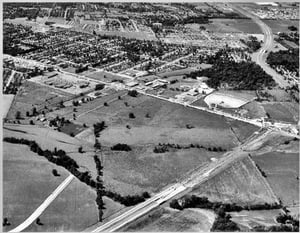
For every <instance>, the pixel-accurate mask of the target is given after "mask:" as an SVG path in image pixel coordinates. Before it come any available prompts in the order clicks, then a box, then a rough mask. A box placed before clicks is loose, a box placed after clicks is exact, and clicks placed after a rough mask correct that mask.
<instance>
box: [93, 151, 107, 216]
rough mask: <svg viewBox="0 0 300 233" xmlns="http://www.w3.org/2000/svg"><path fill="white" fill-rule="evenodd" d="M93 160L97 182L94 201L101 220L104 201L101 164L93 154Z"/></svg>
mask: <svg viewBox="0 0 300 233" xmlns="http://www.w3.org/2000/svg"><path fill="white" fill-rule="evenodd" d="M94 161H95V163H96V169H97V178H96V181H97V184H96V192H97V198H96V203H97V206H98V213H99V221H100V222H102V217H103V209H105V207H104V201H103V195H104V186H103V181H102V176H103V166H102V164H101V161H100V159H99V158H98V156H97V155H94Z"/></svg>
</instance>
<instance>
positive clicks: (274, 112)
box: [262, 102, 299, 123]
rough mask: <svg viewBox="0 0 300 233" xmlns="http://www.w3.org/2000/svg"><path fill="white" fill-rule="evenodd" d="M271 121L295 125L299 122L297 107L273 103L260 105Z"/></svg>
mask: <svg viewBox="0 0 300 233" xmlns="http://www.w3.org/2000/svg"><path fill="white" fill-rule="evenodd" d="M262 106H263V107H264V109H265V111H266V113H268V114H269V115H270V118H271V119H274V120H277V121H283V122H288V123H297V122H298V120H299V106H298V104H296V103H291V102H274V103H264V104H262Z"/></svg>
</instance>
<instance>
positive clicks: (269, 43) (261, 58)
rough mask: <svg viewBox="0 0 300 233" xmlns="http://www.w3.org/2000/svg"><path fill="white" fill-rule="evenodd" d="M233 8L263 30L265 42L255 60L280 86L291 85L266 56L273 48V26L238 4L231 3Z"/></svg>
mask: <svg viewBox="0 0 300 233" xmlns="http://www.w3.org/2000/svg"><path fill="white" fill-rule="evenodd" d="M231 8H232V9H235V10H236V11H238V12H240V13H241V14H243V15H245V16H246V17H248V18H250V19H252V20H253V21H254V22H255V23H256V24H257V25H258V26H259V27H260V28H261V30H262V32H263V33H264V43H263V45H262V47H261V48H260V50H259V51H258V52H257V53H255V54H254V61H255V62H256V63H257V64H258V65H259V66H260V67H261V68H262V69H263V70H264V71H265V72H266V73H267V74H269V75H270V76H272V78H273V79H274V80H275V81H276V82H277V83H278V84H279V86H280V87H283V88H285V87H287V86H289V84H288V82H287V81H286V80H284V77H283V76H281V75H280V74H278V73H277V72H276V71H275V70H273V69H272V68H271V67H270V66H269V65H268V64H267V63H266V58H267V55H268V54H269V52H270V50H271V49H272V48H273V43H274V37H273V33H272V30H271V28H270V27H269V26H268V25H267V24H265V23H264V22H263V21H262V20H261V19H260V18H259V17H258V16H256V15H254V14H252V13H250V12H248V11H246V10H245V9H243V8H241V7H240V6H237V5H235V4H231Z"/></svg>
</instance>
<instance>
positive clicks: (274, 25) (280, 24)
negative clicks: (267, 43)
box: [263, 20, 299, 34]
mask: <svg viewBox="0 0 300 233" xmlns="http://www.w3.org/2000/svg"><path fill="white" fill-rule="evenodd" d="M263 22H264V23H265V24H267V25H268V26H269V27H270V28H271V29H272V32H273V33H274V34H277V33H278V32H289V31H290V30H289V29H288V27H289V26H295V27H297V28H298V29H299V21H298V20H263Z"/></svg>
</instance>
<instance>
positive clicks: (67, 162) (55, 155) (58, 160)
mask: <svg viewBox="0 0 300 233" xmlns="http://www.w3.org/2000/svg"><path fill="white" fill-rule="evenodd" d="M3 141H4V142H8V143H13V144H23V145H27V146H29V147H30V150H31V151H32V152H34V153H37V154H38V155H40V156H44V157H45V158H46V159H47V160H48V161H49V162H52V163H55V164H56V165H58V166H62V167H64V168H65V169H67V170H68V171H69V172H70V173H71V174H73V175H74V176H75V177H76V178H77V179H79V180H80V181H81V182H83V183H85V184H87V185H88V186H90V187H91V188H93V189H96V191H97V199H96V202H97V205H98V208H99V209H100V208H101V210H102V209H103V207H104V203H103V200H102V199H101V198H100V197H102V196H107V197H109V198H111V199H113V200H114V201H117V202H119V203H121V204H123V205H125V206H132V205H136V204H138V203H141V202H143V201H145V199H147V198H149V197H150V194H149V193H148V192H143V193H142V194H140V195H127V196H121V195H120V194H118V193H115V192H112V191H109V190H105V189H104V187H103V182H102V180H101V176H102V169H103V167H102V165H101V162H100V160H99V159H98V157H97V156H94V160H95V163H96V168H97V178H96V181H95V180H94V179H93V178H92V177H91V175H90V173H89V172H88V171H85V172H81V171H79V166H78V164H77V163H76V161H75V160H74V159H72V158H70V157H69V156H68V155H67V154H66V152H65V151H63V150H57V149H56V148H55V149H54V151H50V150H43V149H41V147H40V146H39V145H38V144H37V143H36V142H35V141H31V140H27V139H24V138H21V139H19V138H14V137H5V138H3ZM96 157H97V158H96ZM100 213H101V212H100ZM100 216H101V215H100ZM100 216H99V217H100ZM101 218H102V216H101Z"/></svg>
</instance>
